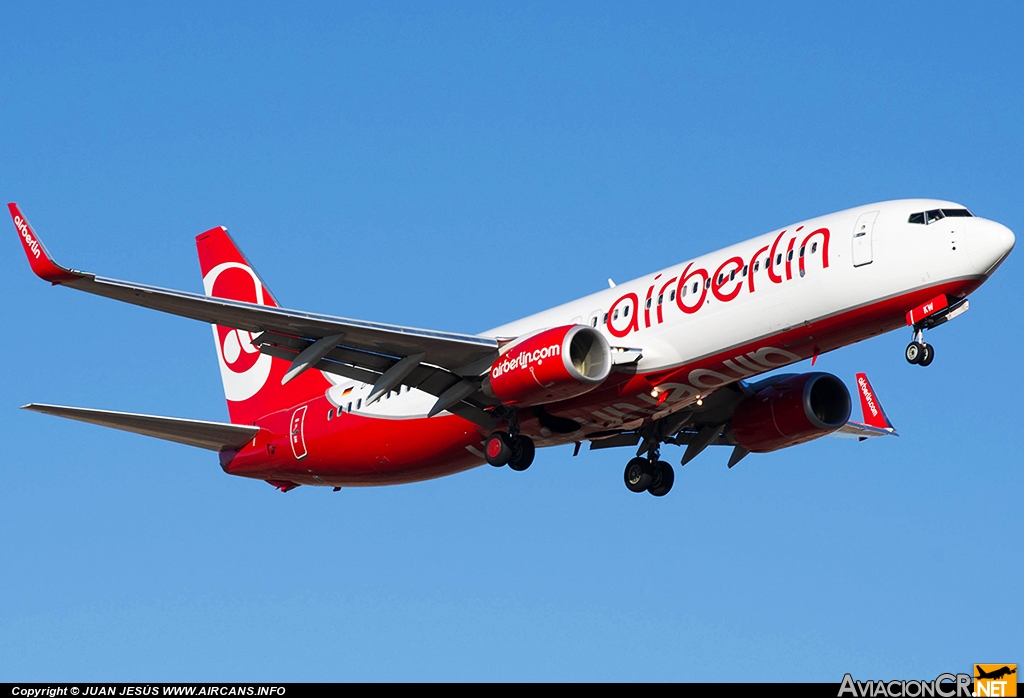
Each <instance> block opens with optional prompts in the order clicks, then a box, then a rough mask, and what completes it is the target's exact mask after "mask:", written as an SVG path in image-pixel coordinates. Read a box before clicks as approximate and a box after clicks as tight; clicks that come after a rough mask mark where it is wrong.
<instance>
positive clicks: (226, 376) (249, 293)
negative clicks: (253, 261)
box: [203, 262, 273, 402]
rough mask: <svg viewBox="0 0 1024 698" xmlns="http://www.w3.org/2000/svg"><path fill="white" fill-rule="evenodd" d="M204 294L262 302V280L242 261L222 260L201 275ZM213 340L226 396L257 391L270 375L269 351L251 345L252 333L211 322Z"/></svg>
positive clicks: (240, 398)
mask: <svg viewBox="0 0 1024 698" xmlns="http://www.w3.org/2000/svg"><path fill="white" fill-rule="evenodd" d="M203 288H204V289H205V290H206V295H208V296H213V297H214V298H228V299H231V300H239V301H246V302H248V303H255V304H257V305H266V303H265V302H264V295H263V284H262V283H261V282H260V280H259V277H258V276H256V273H255V272H254V271H253V270H252V269H250V268H249V267H248V266H246V265H244V264H240V263H238V262H224V263H223V264H218V265H217V266H215V267H214V268H213V269H211V270H210V271H209V273H208V274H207V275H206V276H204V277H203ZM213 336H214V339H215V341H216V343H217V360H218V363H219V364H220V375H221V379H222V380H223V382H224V395H225V396H226V397H227V399H228V400H231V401H233V402H241V401H243V400H248V399H249V398H251V397H252V396H253V395H255V394H256V393H258V392H259V391H260V388H262V387H263V386H264V385H265V384H266V382H267V378H268V377H269V376H270V369H271V365H272V363H273V359H271V357H270V355H268V354H262V353H260V351H259V349H257V348H256V347H254V346H253V345H252V339H253V337H252V334H251V333H250V332H247V331H245V330H237V329H234V328H232V327H221V326H220V325H214V326H213Z"/></svg>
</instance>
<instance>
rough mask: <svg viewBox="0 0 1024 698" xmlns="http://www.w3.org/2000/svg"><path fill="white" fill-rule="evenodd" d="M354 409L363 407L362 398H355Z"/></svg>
mask: <svg viewBox="0 0 1024 698" xmlns="http://www.w3.org/2000/svg"><path fill="white" fill-rule="evenodd" d="M356 409H357V410H361V409H363V398H359V399H358V400H356Z"/></svg>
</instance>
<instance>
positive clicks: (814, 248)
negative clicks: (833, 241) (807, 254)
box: [811, 242, 818, 254]
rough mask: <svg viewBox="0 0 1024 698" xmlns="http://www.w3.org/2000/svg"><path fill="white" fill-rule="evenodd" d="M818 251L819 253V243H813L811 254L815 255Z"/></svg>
mask: <svg viewBox="0 0 1024 698" xmlns="http://www.w3.org/2000/svg"><path fill="white" fill-rule="evenodd" d="M817 251H818V243H816V242H812V243H811V254H814V253H815V252H817Z"/></svg>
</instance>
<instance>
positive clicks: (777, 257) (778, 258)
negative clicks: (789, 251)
mask: <svg viewBox="0 0 1024 698" xmlns="http://www.w3.org/2000/svg"><path fill="white" fill-rule="evenodd" d="M780 264H782V253H781V252H780V253H779V254H777V255H775V266H779V265H780Z"/></svg>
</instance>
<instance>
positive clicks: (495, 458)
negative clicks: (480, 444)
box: [484, 431, 512, 468]
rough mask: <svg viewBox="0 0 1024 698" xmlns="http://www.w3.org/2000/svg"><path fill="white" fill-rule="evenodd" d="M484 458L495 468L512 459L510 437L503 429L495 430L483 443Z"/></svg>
mask: <svg viewBox="0 0 1024 698" xmlns="http://www.w3.org/2000/svg"><path fill="white" fill-rule="evenodd" d="M484 458H486V459H487V462H488V463H490V464H491V465H493V466H494V467H495V468H500V467H501V466H503V465H505V464H506V463H508V462H509V461H510V460H511V459H512V437H511V436H509V435H508V434H506V433H505V432H503V431H496V432H494V433H493V434H491V435H490V436H488V437H487V441H486V442H485V443H484Z"/></svg>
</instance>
